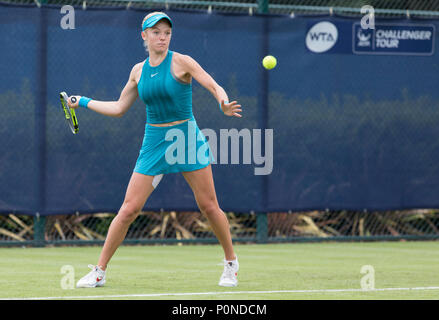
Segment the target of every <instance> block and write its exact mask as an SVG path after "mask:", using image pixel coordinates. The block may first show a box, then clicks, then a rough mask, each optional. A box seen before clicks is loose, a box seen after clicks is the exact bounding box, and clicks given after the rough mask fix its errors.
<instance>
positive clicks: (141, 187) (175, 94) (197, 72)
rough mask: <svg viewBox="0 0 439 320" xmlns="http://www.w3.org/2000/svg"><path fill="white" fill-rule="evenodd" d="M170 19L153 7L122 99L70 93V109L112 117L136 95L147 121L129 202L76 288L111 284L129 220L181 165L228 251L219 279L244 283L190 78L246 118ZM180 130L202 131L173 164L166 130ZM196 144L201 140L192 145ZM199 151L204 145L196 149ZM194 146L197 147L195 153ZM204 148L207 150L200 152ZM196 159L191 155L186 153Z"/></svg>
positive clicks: (224, 282)
mask: <svg viewBox="0 0 439 320" xmlns="http://www.w3.org/2000/svg"><path fill="white" fill-rule="evenodd" d="M172 27H173V24H172V21H171V19H170V18H169V16H168V15H166V14H165V13H162V12H153V13H150V14H148V15H147V16H146V17H145V18H144V19H143V22H142V32H141V36H142V39H143V41H144V44H145V47H146V48H147V51H148V52H149V57H148V58H147V59H146V60H145V61H143V62H140V63H138V64H136V65H135V66H134V67H133V68H132V70H131V73H130V77H129V79H128V82H127V84H126V85H125V87H124V89H123V90H122V92H121V95H120V97H119V100H118V101H97V100H93V99H91V98H87V97H84V96H74V97H76V100H77V102H75V103H73V102H72V101H71V98H72V97H73V96H71V97H70V98H69V102H68V103H69V106H70V107H71V108H78V107H84V108H88V109H91V110H93V111H95V112H98V113H100V114H103V115H106V116H112V117H121V116H122V115H123V114H124V113H125V112H127V110H128V109H129V108H130V107H131V105H132V104H133V103H134V102H135V100H136V99H137V97H138V96H139V95H140V98H141V99H142V100H143V101H144V102H145V104H146V112H147V123H146V126H145V135H144V139H143V144H142V148H141V150H140V152H139V157H138V159H137V162H136V166H135V168H134V172H133V174H132V176H131V179H130V182H129V184H128V187H127V191H126V194H125V199H124V202H123V204H122V206H121V208H120V209H119V212H118V214H117V215H116V217H115V218H114V219H113V221H112V222H111V225H110V227H109V229H108V234H107V237H106V240H105V244H104V246H103V249H102V251H101V254H100V257H99V261H98V263H97V265H89V267H90V268H91V269H92V271H91V272H89V273H88V274H87V275H86V276H84V277H83V278H82V279H80V280H79V281H78V282H77V287H82V288H93V287H100V286H103V285H104V284H105V280H106V269H107V265H108V263H109V261H110V259H111V257H112V256H113V254H114V253H115V251H116V250H117V248H118V247H119V245H120V244H121V243H122V241H123V240H124V238H125V236H126V233H127V231H128V227H129V226H130V224H131V223H132V222H133V221H134V220H135V219H136V217H137V216H138V215H139V213H140V211H141V210H142V208H143V207H144V205H145V203H146V201H147V199H148V197H149V196H150V195H151V193H152V192H153V190H154V189H155V187H157V185H158V183H159V182H160V180H161V178H162V176H163V174H166V173H171V172H181V173H182V174H183V176H184V178H185V179H186V181H187V182H188V184H189V186H190V187H191V189H192V191H193V193H194V196H195V200H196V202H197V205H198V207H199V209H200V211H201V212H202V213H203V214H204V215H205V216H206V217H207V219H208V221H209V223H210V225H211V227H212V229H213V232H214V233H215V235H216V237H217V238H218V240H219V242H220V244H221V246H222V248H223V250H224V270H223V273H222V275H221V277H220V280H219V283H218V284H219V285H220V286H228V287H231V286H236V285H237V284H238V279H237V272H238V269H239V264H238V259H237V257H236V255H235V252H234V249H233V245H232V239H231V234H230V227H229V222H228V220H227V217H226V215H225V214H224V212H223V211H222V210H221V209H220V207H219V205H218V201H217V197H216V193H215V187H214V182H213V177H212V170H211V165H210V157H209V155H208V154H209V152H210V151H209V146H208V142H207V141H206V138H205V137H204V135H203V134H202V133H201V131H200V130H199V128H198V126H197V124H196V121H195V118H194V116H193V114H192V79H195V80H196V81H198V82H199V83H200V84H201V85H202V86H203V87H205V88H206V89H207V90H208V91H210V92H211V94H212V95H213V96H214V97H215V98H216V100H217V101H218V103H219V107H220V109H221V110H222V112H223V113H224V114H225V115H227V116H234V117H241V114H240V112H242V109H241V106H240V105H239V104H238V103H237V102H236V101H232V102H228V101H229V99H228V96H227V94H226V92H225V91H224V89H223V88H222V87H221V86H219V85H218V84H217V83H216V82H215V80H214V79H213V78H212V77H211V76H210V75H209V74H208V73H207V72H206V71H204V70H203V68H202V67H201V66H200V65H199V64H198V63H197V62H196V61H195V60H194V59H193V58H191V57H190V56H188V55H183V54H180V53H177V52H173V51H170V50H169V44H170V41H171V35H172ZM171 129H178V130H181V132H183V133H184V135H185V137H188V132H196V135H197V137H198V138H197V139H196V142H194V143H193V144H192V146H191V144H190V143H185V144H184V145H185V151H186V152H185V154H186V156H185V160H186V161H177V162H175V161H174V162H175V163H172V162H171V163H170V161H168V160H169V159H168V158H167V150H168V149H169V147H170V145H171V144H172V143H173V141H167V140H166V139H165V137H166V134H167V132H169V130H171ZM194 144H195V146H194ZM200 149H201V150H204V151H206V152H205V153H203V152H198V151H200ZM191 152H192V153H195V154H192V155H191ZM197 152H198V154H200V153H201V154H204V155H205V157H199V156H195V155H197ZM189 158H190V159H195V160H194V161H187V160H188V159H189Z"/></svg>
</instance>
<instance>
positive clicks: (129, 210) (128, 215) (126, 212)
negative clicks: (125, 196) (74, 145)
mask: <svg viewBox="0 0 439 320" xmlns="http://www.w3.org/2000/svg"><path fill="white" fill-rule="evenodd" d="M141 210H142V208H140V207H139V206H135V205H133V204H131V203H124V204H123V205H122V207H121V208H120V210H119V213H118V216H119V219H120V221H121V222H122V223H125V224H131V223H132V222H133V221H134V220H135V219H136V218H137V216H138V215H139V213H140V211H141Z"/></svg>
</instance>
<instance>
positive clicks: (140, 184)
mask: <svg viewBox="0 0 439 320" xmlns="http://www.w3.org/2000/svg"><path fill="white" fill-rule="evenodd" d="M160 179H161V176H156V177H154V176H147V175H143V174H140V173H137V172H134V173H133V174H132V176H131V179H130V182H129V184H128V187H127V191H126V194H125V199H124V202H123V204H122V206H121V208H120V209H119V212H118V214H117V215H116V217H115V218H114V219H113V221H112V222H111V224H110V227H109V229H108V233H107V237H106V239H105V243H104V247H103V248H102V251H101V254H100V257H99V260H98V264H97V266H96V267H94V266H92V267H93V270H92V271H91V272H90V273H89V274H88V275H86V276H85V277H83V278H82V279H81V280H79V281H78V283H77V286H78V287H96V286H102V285H103V284H104V283H105V270H106V268H107V264H108V262H109V261H110V259H111V257H112V256H113V254H114V253H115V252H116V250H117V248H118V247H119V245H120V244H121V243H122V241H123V240H124V239H125V236H126V234H127V231H128V228H129V226H130V225H131V223H132V222H133V221H134V220H135V219H136V218H137V216H138V215H139V213H140V211H141V210H142V208H143V206H144V205H145V202H146V200H147V199H148V197H149V196H150V195H151V193H152V191H153V190H154V188H155V186H157V184H158V182H159V181H160ZM157 181H158V182H157ZM96 279H98V280H97V281H96Z"/></svg>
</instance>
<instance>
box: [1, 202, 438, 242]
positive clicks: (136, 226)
mask: <svg viewBox="0 0 439 320" xmlns="http://www.w3.org/2000/svg"><path fill="white" fill-rule="evenodd" d="M226 215H227V217H228V219H229V222H230V230H231V233H232V238H233V240H234V241H235V242H282V241H329V240H348V241H356V240H398V239H436V238H438V237H439V210H432V209H430V210H425V209H424V210H405V211H386V212H374V211H373V212H367V211H363V212H356V211H330V210H328V211H311V212H277V213H268V214H267V215H266V218H267V219H261V218H260V217H264V216H265V215H263V214H255V213H246V214H238V213H233V212H228V213H226ZM114 217H115V214H114V213H97V214H75V215H55V216H48V217H41V216H40V217H32V216H27V215H18V214H9V215H0V245H37V246H40V245H50V244H53V245H60V244H101V243H103V241H104V240H105V237H106V232H107V230H108V227H109V226H110V224H111V221H112V220H113V218H114ZM258 217H259V219H258ZM38 228H42V231H36V230H38ZM216 242H217V240H216V238H215V236H214V234H213V232H212V230H211V228H210V225H209V223H208V221H207V219H206V218H205V217H204V216H203V215H202V214H201V213H199V212H175V211H171V212H147V211H145V212H142V213H140V215H139V216H138V217H137V219H136V220H135V221H134V223H133V224H132V225H131V226H130V228H129V230H128V233H127V236H126V239H125V243H128V244H130V243H131V244H142V243H143V244H152V243H216Z"/></svg>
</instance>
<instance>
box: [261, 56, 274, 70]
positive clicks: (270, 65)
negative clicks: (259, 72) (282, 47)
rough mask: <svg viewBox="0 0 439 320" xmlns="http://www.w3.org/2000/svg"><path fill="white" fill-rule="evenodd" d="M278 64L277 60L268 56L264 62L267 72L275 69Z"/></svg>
mask: <svg viewBox="0 0 439 320" xmlns="http://www.w3.org/2000/svg"><path fill="white" fill-rule="evenodd" d="M276 64H277V59H276V58H275V57H273V56H266V57H265V58H264V59H263V60H262V65H263V66H264V68H265V69H267V70H270V69H273V68H274V67H275V66H276Z"/></svg>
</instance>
